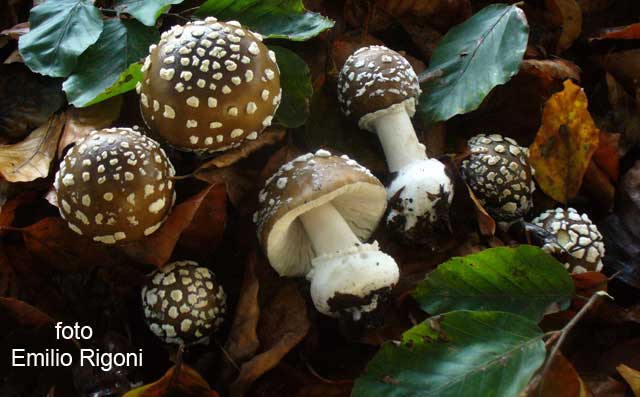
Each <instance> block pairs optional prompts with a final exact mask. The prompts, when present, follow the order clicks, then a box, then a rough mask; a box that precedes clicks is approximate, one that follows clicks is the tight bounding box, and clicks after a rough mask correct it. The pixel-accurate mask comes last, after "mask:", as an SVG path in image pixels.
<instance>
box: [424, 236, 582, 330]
mask: <svg viewBox="0 0 640 397" xmlns="http://www.w3.org/2000/svg"><path fill="white" fill-rule="evenodd" d="M573 290H574V287H573V282H572V281H571V277H570V276H569V273H568V272H567V271H566V270H565V268H564V267H563V266H562V264H561V263H560V262H558V261H557V260H556V259H555V258H553V257H552V256H551V255H549V254H547V253H546V252H544V251H543V250H542V249H540V248H538V247H533V246H530V245H521V246H519V247H515V248H511V247H498V248H490V249H487V250H485V251H482V252H479V253H477V254H472V255H468V256H465V257H454V258H451V259H449V260H448V261H447V262H445V263H443V264H442V265H440V266H438V268H437V269H436V270H434V271H433V272H432V273H431V274H429V275H428V276H427V278H426V279H425V280H424V281H422V282H421V283H420V284H418V286H417V287H416V289H415V291H414V292H413V297H414V299H416V300H417V301H418V303H420V305H421V307H422V309H423V310H425V311H426V312H428V313H431V314H439V313H444V312H447V311H450V310H464V309H466V310H500V311H505V312H512V313H517V314H520V315H522V316H526V317H528V318H530V319H531V320H534V321H539V320H540V319H542V316H543V315H544V314H545V313H546V312H552V311H557V310H558V309H566V308H567V307H568V306H569V303H570V300H571V296H572V295H573Z"/></svg>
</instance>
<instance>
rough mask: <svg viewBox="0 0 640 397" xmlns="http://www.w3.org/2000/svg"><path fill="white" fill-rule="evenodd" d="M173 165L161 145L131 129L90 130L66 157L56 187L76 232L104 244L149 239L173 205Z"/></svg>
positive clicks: (64, 214)
mask: <svg viewBox="0 0 640 397" xmlns="http://www.w3.org/2000/svg"><path fill="white" fill-rule="evenodd" d="M174 174H175V171H174V169H173V165H171V162H170V161H169V159H168V158H167V156H166V154H165V152H164V150H162V148H161V147H160V145H159V144H158V143H157V142H156V141H154V140H152V139H150V138H148V137H146V136H144V135H142V134H140V133H139V132H138V131H135V130H132V129H130V128H107V129H103V130H100V131H93V132H91V134H89V135H88V136H87V137H85V138H84V139H82V140H80V141H79V142H78V143H76V144H75V146H73V147H72V148H71V149H70V150H69V151H68V152H67V154H66V155H65V156H64V159H63V160H62V162H61V163H60V170H59V171H58V173H57V174H56V177H55V181H54V186H55V189H56V192H57V196H58V207H59V209H60V215H61V216H62V218H63V219H64V220H65V221H67V223H68V225H69V228H71V230H73V231H74V232H76V233H78V234H81V235H84V236H87V237H89V238H91V239H93V241H97V242H100V243H104V244H115V243H117V242H118V243H121V242H129V241H134V240H138V239H141V238H143V237H145V236H149V235H150V234H152V233H154V232H155V231H156V230H158V229H159V228H160V226H161V225H162V223H163V222H164V221H165V220H166V218H167V216H168V215H169V212H170V211H171V207H172V206H173V203H174V201H175V191H174V188H173V181H172V180H171V179H170V178H171V177H172V176H174Z"/></svg>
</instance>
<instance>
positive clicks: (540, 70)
mask: <svg viewBox="0 0 640 397" xmlns="http://www.w3.org/2000/svg"><path fill="white" fill-rule="evenodd" d="M520 72H521V73H524V74H529V75H533V76H537V77H539V78H540V79H541V80H543V81H545V82H547V83H548V84H550V83H553V82H554V81H558V80H560V81H564V80H567V79H571V80H575V81H580V68H579V67H578V66H576V64H574V63H573V62H571V61H567V60H566V59H561V58H557V59H542V60H539V59H525V60H524V61H522V66H521V67H520Z"/></svg>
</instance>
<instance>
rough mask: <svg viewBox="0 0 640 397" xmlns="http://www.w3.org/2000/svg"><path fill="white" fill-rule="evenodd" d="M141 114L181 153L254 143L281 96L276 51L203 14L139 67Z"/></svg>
mask: <svg viewBox="0 0 640 397" xmlns="http://www.w3.org/2000/svg"><path fill="white" fill-rule="evenodd" d="M142 71H143V73H144V75H143V77H142V81H141V82H139V83H138V84H137V86H136V90H137V92H138V93H139V94H140V109H141V111H142V116H143V118H144V120H145V122H146V123H147V125H148V126H149V128H150V129H151V131H152V132H154V133H156V134H158V135H160V136H161V137H162V138H163V139H165V140H166V141H167V142H168V143H169V144H170V145H172V146H174V147H176V148H178V149H181V150H185V151H195V152H199V153H207V152H218V151H223V150H227V149H229V148H233V147H237V146H239V145H240V144H242V142H243V141H245V140H254V139H256V138H257V137H258V135H259V134H260V133H261V132H262V131H263V130H264V129H265V128H266V127H268V126H269V125H271V120H272V119H273V115H274V114H275V112H276V110H277V108H278V106H279V104H280V98H281V96H282V89H281V88H280V70H279V69H278V64H277V63H276V56H275V53H274V52H273V51H271V50H269V48H267V47H266V46H265V45H264V44H263V43H262V36H260V35H259V34H257V33H254V32H251V31H250V30H248V29H245V28H243V27H242V26H241V25H240V23H238V22H237V21H229V22H218V21H217V20H216V19H215V18H212V17H208V18H206V19H205V20H204V21H194V22H189V23H187V24H185V25H184V26H178V25H176V26H174V27H172V28H171V29H170V30H169V31H167V32H164V33H163V34H162V36H161V40H160V42H159V43H158V44H157V45H155V44H154V45H152V46H151V47H149V55H148V56H147V58H146V60H145V62H144V65H143V67H142Z"/></svg>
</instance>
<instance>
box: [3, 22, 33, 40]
mask: <svg viewBox="0 0 640 397" xmlns="http://www.w3.org/2000/svg"><path fill="white" fill-rule="evenodd" d="M27 33H29V22H21V23H19V24H17V25H14V26H12V27H10V28H9V29H5V30H3V31H1V32H0V35H5V36H9V37H10V38H11V39H13V40H18V39H19V38H20V36H23V35H25V34H27Z"/></svg>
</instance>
